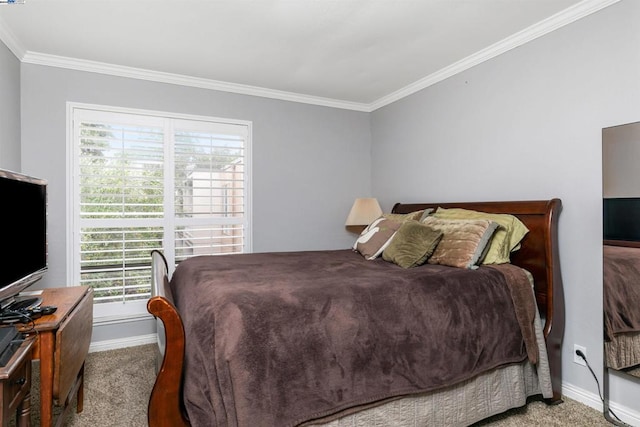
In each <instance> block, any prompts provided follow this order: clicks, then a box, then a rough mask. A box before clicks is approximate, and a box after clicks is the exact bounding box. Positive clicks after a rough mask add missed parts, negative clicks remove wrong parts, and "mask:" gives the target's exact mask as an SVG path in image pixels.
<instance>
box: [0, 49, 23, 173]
mask: <svg viewBox="0 0 640 427" xmlns="http://www.w3.org/2000/svg"><path fill="white" fill-rule="evenodd" d="M0 168H2V169H9V170H12V171H15V172H19V171H20V61H18V59H17V58H16V57H15V56H14V55H13V53H12V52H11V51H10V50H9V49H8V48H7V47H6V46H5V45H4V43H2V41H0Z"/></svg>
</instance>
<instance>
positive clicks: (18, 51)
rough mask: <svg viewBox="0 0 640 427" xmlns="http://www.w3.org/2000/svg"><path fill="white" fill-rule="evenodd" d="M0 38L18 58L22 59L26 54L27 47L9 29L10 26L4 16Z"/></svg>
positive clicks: (1, 22)
mask: <svg viewBox="0 0 640 427" xmlns="http://www.w3.org/2000/svg"><path fill="white" fill-rule="evenodd" d="M0 40H1V41H2V42H3V43H4V44H5V45H6V46H7V47H8V48H9V50H10V51H11V52H13V54H14V55H15V57H16V58H18V59H19V60H22V57H23V56H24V54H25V52H26V51H25V49H24V47H22V45H21V44H20V42H18V39H16V37H15V36H14V35H13V33H12V32H11V31H9V27H7V24H6V23H5V22H4V20H3V19H2V17H0Z"/></svg>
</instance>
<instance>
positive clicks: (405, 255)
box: [382, 221, 442, 268]
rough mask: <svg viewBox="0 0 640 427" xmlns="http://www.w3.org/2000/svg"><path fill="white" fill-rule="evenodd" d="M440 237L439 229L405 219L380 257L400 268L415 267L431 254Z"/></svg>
mask: <svg viewBox="0 0 640 427" xmlns="http://www.w3.org/2000/svg"><path fill="white" fill-rule="evenodd" d="M441 238H442V232H441V231H438V230H434V229H433V228H431V227H429V226H427V225H424V224H421V223H420V222H418V221H406V222H404V223H403V224H402V226H401V227H400V228H399V229H398V232H397V233H396V234H395V236H393V239H391V243H389V246H387V248H386V249H385V250H384V251H383V252H382V258H383V259H384V260H385V261H389V262H393V263H395V264H398V265H399V266H400V267H402V268H411V267H417V266H419V265H422V264H424V262H425V261H426V260H427V258H429V257H430V256H431V254H432V253H433V251H434V249H435V248H436V246H437V245H438V242H440V239H441Z"/></svg>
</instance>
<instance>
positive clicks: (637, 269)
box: [603, 241, 640, 369]
mask: <svg viewBox="0 0 640 427" xmlns="http://www.w3.org/2000/svg"><path fill="white" fill-rule="evenodd" d="M606 243H607V244H605V245H604V247H603V260H604V265H603V269H604V274H603V276H604V314H605V327H604V329H605V353H606V362H607V366H608V367H610V368H613V369H628V368H632V367H635V366H637V365H640V309H638V307H640V245H638V243H637V242H624V241H606Z"/></svg>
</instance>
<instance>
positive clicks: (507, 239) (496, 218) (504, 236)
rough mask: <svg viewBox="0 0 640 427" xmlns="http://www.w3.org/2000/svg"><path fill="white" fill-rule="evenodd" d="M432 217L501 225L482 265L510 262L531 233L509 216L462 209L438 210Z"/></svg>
mask: <svg viewBox="0 0 640 427" xmlns="http://www.w3.org/2000/svg"><path fill="white" fill-rule="evenodd" d="M432 216H434V217H436V218H446V219H484V220H488V221H493V222H495V223H497V224H499V227H498V229H497V230H496V232H495V234H494V235H493V238H492V239H491V242H490V244H489V249H488V250H487V255H486V256H485V257H484V260H483V261H482V264H504V263H508V262H510V261H511V259H510V254H511V252H512V251H515V250H518V249H519V248H520V246H519V244H520V241H521V240H522V239H523V238H524V236H525V235H526V234H527V233H528V232H529V229H528V228H527V227H526V226H525V225H524V224H523V223H522V222H521V221H520V220H519V219H518V218H517V217H515V216H513V215H509V214H494V213H487V212H478V211H474V210H469V209H461V208H451V209H444V208H438V209H437V210H436V211H435V213H434V214H433V215H432Z"/></svg>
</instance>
